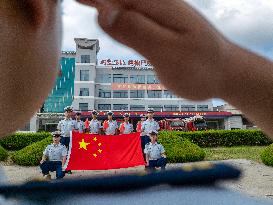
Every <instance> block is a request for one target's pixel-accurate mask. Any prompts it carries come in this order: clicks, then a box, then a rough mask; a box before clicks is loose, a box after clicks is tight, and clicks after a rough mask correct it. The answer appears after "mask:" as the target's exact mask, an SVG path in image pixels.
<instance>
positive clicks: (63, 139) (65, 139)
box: [60, 136, 70, 148]
mask: <svg viewBox="0 0 273 205" xmlns="http://www.w3.org/2000/svg"><path fill="white" fill-rule="evenodd" d="M60 142H61V144H62V145H64V146H66V147H67V148H69V143H70V137H63V136H62V137H61V141H60Z"/></svg>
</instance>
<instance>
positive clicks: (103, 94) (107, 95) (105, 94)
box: [99, 89, 111, 98]
mask: <svg viewBox="0 0 273 205" xmlns="http://www.w3.org/2000/svg"><path fill="white" fill-rule="evenodd" d="M99 98H111V90H102V89H99Z"/></svg>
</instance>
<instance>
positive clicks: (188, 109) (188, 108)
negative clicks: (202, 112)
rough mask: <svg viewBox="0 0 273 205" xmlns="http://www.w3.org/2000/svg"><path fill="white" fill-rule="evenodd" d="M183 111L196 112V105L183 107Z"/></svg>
mask: <svg viewBox="0 0 273 205" xmlns="http://www.w3.org/2000/svg"><path fill="white" fill-rule="evenodd" d="M181 111H196V109H195V105H181Z"/></svg>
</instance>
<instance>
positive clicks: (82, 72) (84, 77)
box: [80, 70, 89, 81]
mask: <svg viewBox="0 0 273 205" xmlns="http://www.w3.org/2000/svg"><path fill="white" fill-rule="evenodd" d="M80 81H89V70H80Z"/></svg>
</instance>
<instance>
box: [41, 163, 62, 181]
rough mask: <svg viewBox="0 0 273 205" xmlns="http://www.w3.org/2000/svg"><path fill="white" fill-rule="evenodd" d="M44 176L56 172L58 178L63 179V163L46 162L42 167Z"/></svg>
mask: <svg viewBox="0 0 273 205" xmlns="http://www.w3.org/2000/svg"><path fill="white" fill-rule="evenodd" d="M40 168H41V170H42V173H43V175H47V174H49V172H54V171H56V178H57V179H61V178H63V177H64V175H65V174H64V172H63V170H62V162H61V161H45V162H43V163H42V164H41V165H40Z"/></svg>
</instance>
